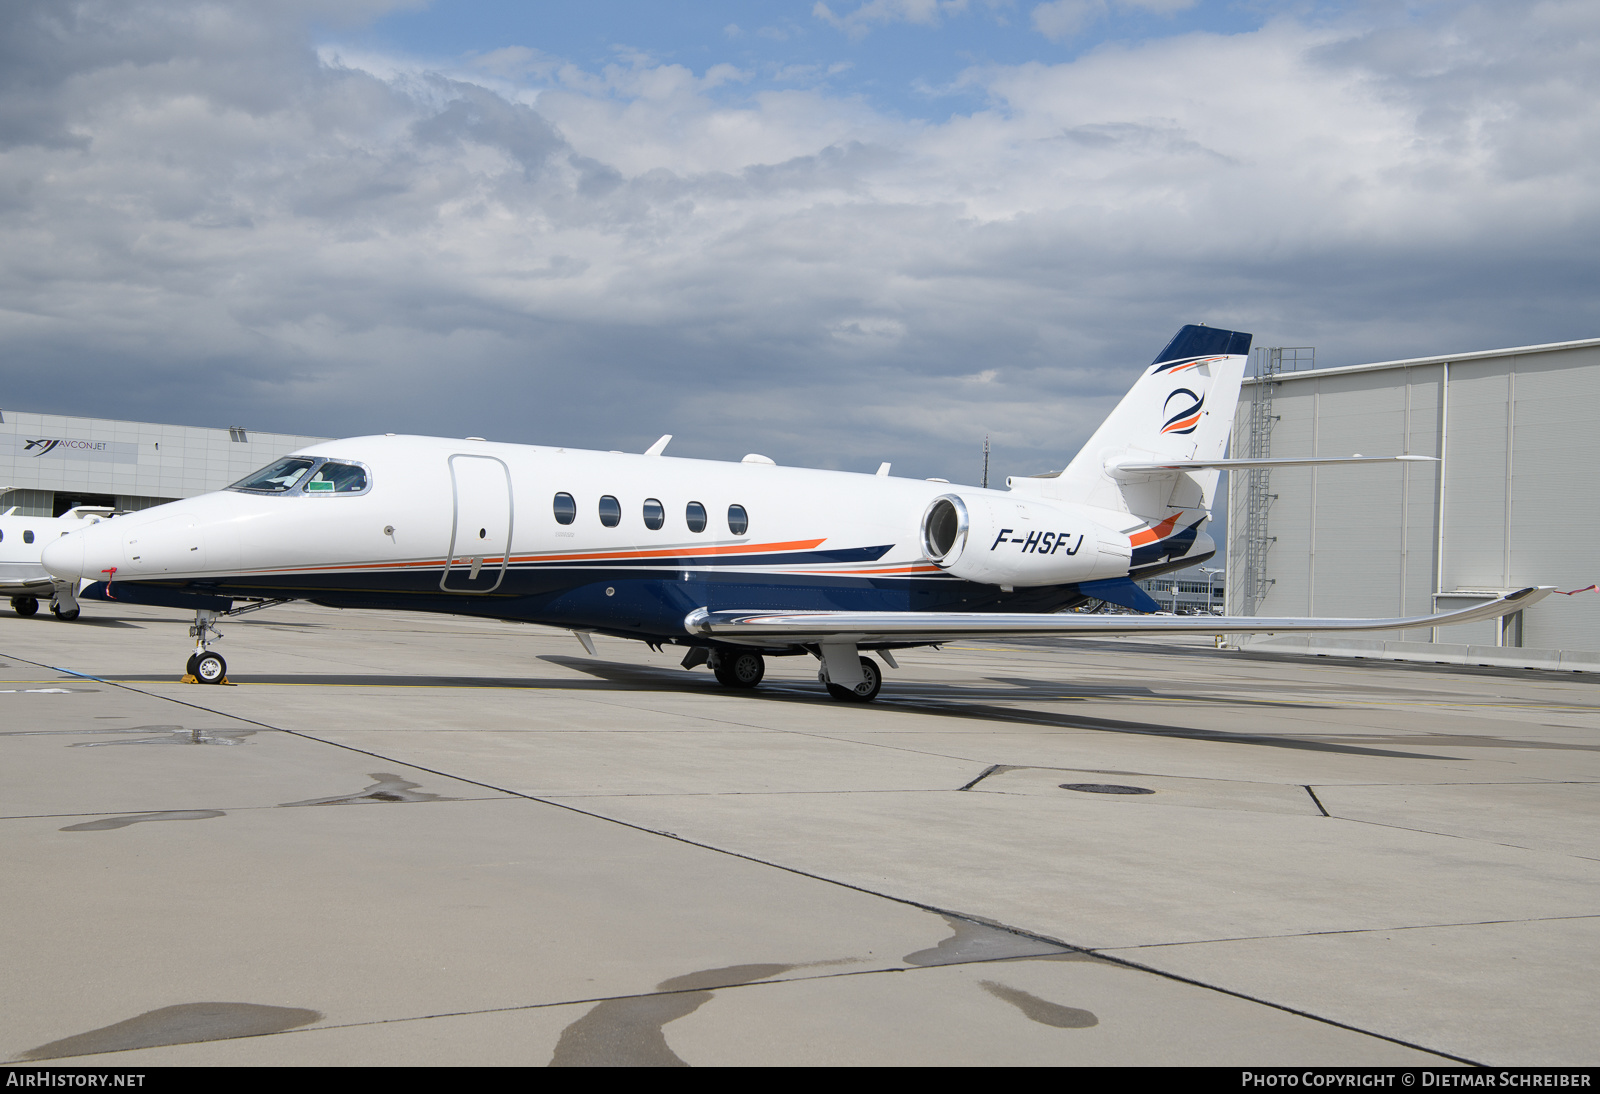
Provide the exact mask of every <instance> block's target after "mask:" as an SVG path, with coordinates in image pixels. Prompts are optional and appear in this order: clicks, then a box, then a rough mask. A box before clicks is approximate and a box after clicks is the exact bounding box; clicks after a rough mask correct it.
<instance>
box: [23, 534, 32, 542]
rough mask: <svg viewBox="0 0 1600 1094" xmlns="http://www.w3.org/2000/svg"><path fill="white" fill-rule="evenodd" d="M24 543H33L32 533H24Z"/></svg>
mask: <svg viewBox="0 0 1600 1094" xmlns="http://www.w3.org/2000/svg"><path fill="white" fill-rule="evenodd" d="M22 542H24V543H32V542H33V533H32V532H23V533H22Z"/></svg>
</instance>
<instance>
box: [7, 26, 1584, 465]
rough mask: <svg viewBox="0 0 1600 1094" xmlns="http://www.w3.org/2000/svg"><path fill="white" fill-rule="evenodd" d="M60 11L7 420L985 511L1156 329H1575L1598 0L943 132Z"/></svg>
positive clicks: (1325, 339) (34, 96)
mask: <svg viewBox="0 0 1600 1094" xmlns="http://www.w3.org/2000/svg"><path fill="white" fill-rule="evenodd" d="M74 10H75V11H76V12H77V13H78V17H79V18H80V22H79V23H78V24H76V25H75V32H74V34H73V35H71V36H68V37H63V36H61V35H59V34H57V33H55V31H54V30H53V29H52V28H53V26H54V24H53V23H52V20H55V19H57V15H56V9H55V8H54V6H53V5H46V4H40V5H36V6H33V7H26V6H22V5H17V6H13V7H12V8H11V9H9V14H7V15H5V16H4V17H3V18H6V19H9V20H10V22H9V23H6V24H4V25H3V26H0V31H4V33H0V353H3V354H4V358H3V359H4V360H6V361H7V362H8V364H7V372H6V379H7V395H6V398H7V404H8V405H11V406H24V407H30V408H38V409H58V410H68V411H71V412H79V413H94V414H111V415H117V416H127V417H143V418H150V419H152V420H174V419H176V420H186V421H196V420H198V421H205V422H211V423H213V424H215V423H218V422H233V421H239V422H244V423H245V424H246V425H251V426H254V427H256V428H276V429H284V430H288V431H296V432H299V431H305V432H328V433H351V432H367V431H381V430H396V431H400V430H407V431H421V432H438V433H446V434H457V435H465V434H476V435H482V436H495V437H503V438H506V439H523V440H536V439H545V440H550V441H554V442H556V443H565V444H568V445H588V446H593V447H599V448H629V447H642V446H643V445H644V444H647V443H648V442H649V441H650V440H652V439H654V438H655V437H656V436H659V435H660V434H661V433H663V432H674V433H677V434H678V436H679V439H678V441H677V442H675V450H677V448H678V446H681V447H682V451H683V453H684V454H693V455H707V456H722V457H731V458H737V457H738V456H739V455H740V454H742V453H743V452H746V451H750V450H751V449H755V450H758V451H765V452H768V453H769V454H770V455H772V456H773V457H774V458H777V459H779V460H780V462H786V463H796V462H813V463H819V464H825V465H843V466H856V467H862V468H865V469H868V470H870V469H871V468H872V467H875V466H876V464H877V461H879V460H881V459H893V460H894V461H895V465H896V468H897V470H899V471H901V472H902V473H906V474H921V475H943V476H945V477H949V478H955V479H962V478H966V479H969V480H970V479H971V478H972V477H973V476H975V475H976V473H977V472H976V467H977V461H978V455H977V454H978V449H979V446H980V445H981V441H982V437H983V435H984V434H985V433H989V434H993V436H994V438H995V443H996V445H997V456H996V463H995V466H996V468H997V472H999V473H1004V472H1005V471H1017V472H1027V471H1032V470H1039V469H1042V468H1045V467H1059V466H1061V464H1062V462H1063V460H1064V458H1065V456H1067V455H1070V453H1071V451H1072V450H1073V449H1074V448H1075V446H1076V444H1077V443H1078V442H1079V441H1081V439H1082V438H1083V436H1084V435H1085V433H1086V431H1087V430H1088V429H1089V428H1090V427H1091V426H1092V425H1093V424H1094V423H1095V422H1096V421H1097V420H1098V417H1099V415H1100V414H1102V413H1103V412H1104V410H1105V409H1106V408H1107V407H1108V406H1109V405H1110V403H1111V402H1114V400H1115V399H1116V398H1117V396H1118V395H1120V393H1121V390H1122V389H1123V388H1124V387H1125V385H1126V383H1127V380H1128V377H1129V375H1130V374H1131V372H1132V371H1134V370H1136V369H1137V368H1138V367H1139V366H1141V365H1142V364H1143V363H1144V362H1146V361H1148V360H1149V357H1150V355H1151V354H1153V353H1154V351H1155V350H1156V349H1158V348H1159V347H1160V345H1161V344H1163V343H1164V342H1165V340H1166V339H1167V338H1168V337H1169V336H1170V335H1171V333H1172V330H1173V329H1174V328H1176V326H1178V325H1179V324H1180V323H1183V322H1189V321H1195V320H1205V321H1207V322H1211V323H1213V324H1215V325H1228V326H1237V327H1239V328H1242V329H1246V330H1253V331H1254V332H1255V333H1256V334H1257V335H1258V340H1259V341H1260V342H1262V343H1265V344H1290V345H1301V344H1317V345H1318V346H1319V349H1320V350H1321V352H1320V353H1319V357H1320V358H1321V359H1322V360H1324V361H1327V362H1329V363H1334V362H1339V361H1352V360H1362V359H1368V360H1370V359H1379V358H1384V357H1395V356H1404V355H1406V354H1409V353H1425V352H1435V351H1447V350H1455V349H1461V348H1487V347H1489V346H1495V345H1510V344H1519V343H1527V342H1538V341H1547V340H1555V339H1560V338H1570V337H1581V336H1586V335H1594V334H1597V333H1600V304H1597V303H1596V300H1595V298H1594V294H1593V291H1592V286H1593V269H1594V267H1593V254H1594V253H1595V248H1596V246H1597V245H1600V164H1597V163H1596V162H1595V160H1594V158H1593V156H1592V155H1591V154H1590V150H1591V149H1593V148H1594V147H1597V146H1600V106H1597V104H1600V64H1597V63H1596V61H1597V60H1600V58H1596V57H1595V56H1594V53H1595V50H1596V46H1595V45H1594V44H1593V43H1595V42H1597V41H1600V34H1596V33H1595V32H1596V30H1600V25H1597V24H1600V14H1597V13H1596V12H1595V11H1594V9H1593V8H1592V7H1591V6H1585V5H1578V4H1542V5H1539V6H1536V7H1533V8H1529V9H1525V10H1520V9H1519V10H1518V11H1517V12H1515V13H1512V12H1500V11H1497V10H1494V9H1491V8H1462V9H1458V10H1453V11H1452V12H1449V13H1446V14H1444V15H1433V16H1429V17H1428V19H1422V18H1420V17H1419V18H1418V19H1417V20H1415V21H1411V22H1399V23H1397V24H1395V25H1393V26H1385V27H1371V26H1369V27H1340V26H1318V27H1311V26H1306V25H1302V24H1300V23H1298V22H1296V21H1293V20H1288V19H1284V20H1279V21H1276V22H1274V23H1271V24H1269V25H1268V26H1266V27H1265V28H1263V29H1262V30H1260V31H1257V32H1255V33H1251V34H1242V35H1236V36H1231V37H1230V36H1217V35H1206V34H1192V35H1183V36H1178V37H1172V38H1168V39H1165V40H1161V41H1155V42H1150V43H1147V44H1143V45H1128V46H1113V47H1102V48H1101V49H1099V50H1097V51H1095V52H1093V53H1091V54H1089V55H1087V56H1085V57H1083V58H1081V59H1078V60H1076V61H1073V62H1071V63H1063V64H1055V65H1046V64H1037V63H1035V64H1025V65H1017V66H1000V67H991V68H984V69H978V70H973V71H971V72H969V73H967V74H966V75H965V77H964V78H963V79H964V81H965V84H966V86H967V87H969V88H971V89H973V90H975V91H977V92H979V93H981V94H982V95H983V96H984V97H985V98H986V102H987V105H986V106H985V107H984V108H983V109H981V110H978V111H975V112H974V113H972V114H970V115H965V116H957V117H954V118H951V119H950V120H948V121H946V122H942V123H938V124H932V123H924V122H918V121H915V120H905V119H902V118H898V117H894V116H890V115H887V114H882V113H879V112H876V111H874V110H873V109H872V108H871V107H870V106H869V105H867V104H865V103H864V102H862V101H860V100H858V99H839V98H832V97H829V96H828V95H827V94H825V93H823V92H821V91H817V90H803V89H799V90H771V89H767V90H760V89H757V90H753V91H749V92H748V93H745V92H743V91H742V90H741V96H742V98H740V99H739V100H737V101H734V100H728V99H723V98H720V97H719V95H720V94H721V93H720V92H719V91H718V90H717V89H718V88H719V87H720V88H722V89H727V88H729V87H731V86H737V87H739V88H741V89H742V88H744V87H745V86H746V85H745V84H743V83H741V82H740V81H744V80H746V79H747V74H746V73H745V72H743V71H741V70H738V69H733V68H731V67H725V68H719V67H716V66H712V67H710V68H708V69H707V70H705V71H700V72H697V71H695V70H691V69H689V68H687V67H685V66H682V65H676V64H668V63H664V62H661V61H659V60H653V59H651V58H649V57H647V56H643V55H640V54H632V55H628V56H619V58H618V59H617V60H615V61H614V62H613V63H612V64H610V65H606V66H603V67H601V68H599V69H598V70H590V69H583V68H579V67H577V66H574V65H572V64H570V63H567V62H562V61H559V60H557V59H554V58H549V57H547V56H546V55H543V54H538V53H536V52H535V51H534V50H533V47H532V46H531V45H530V46H529V47H527V49H528V52H526V53H521V52H516V50H515V47H508V49H506V50H501V51H498V52H497V53H496V54H484V55H480V56H479V57H477V58H475V59H469V61H467V62H463V63H462V64H461V66H460V68H459V70H452V71H450V72H443V73H442V72H439V71H435V70H430V69H429V68H428V67H426V66H423V65H420V64H418V63H417V62H415V61H414V60H411V59H407V58H396V57H386V56H380V55H375V54H371V53H367V54H360V53H356V52H354V51H351V50H348V49H343V48H340V49H328V50H325V51H324V52H323V54H322V56H321V58H320V59H319V56H318V55H316V54H314V53H313V52H312V51H311V50H310V49H309V48H308V47H307V46H306V45H305V42H304V38H303V34H302V31H301V30H300V28H299V26H298V25H297V24H296V23H295V21H294V20H292V19H281V20H280V19H279V18H278V17H277V16H276V15H275V14H270V15H267V14H262V12H261V11H259V10H258V9H257V8H255V7H253V6H239V7H226V6H220V5H214V4H207V5H204V6H196V7H193V8H185V7H182V6H179V5H162V6H159V7H156V6H152V7H150V8H149V9H148V10H147V11H145V12H144V17H142V18H140V19H136V20H133V21H132V22H129V21H128V20H126V19H123V18H120V17H119V18H116V19H113V18H112V17H111V16H108V15H106V14H105V12H106V11H108V10H110V9H102V8H98V7H84V8H80V9H74ZM858 10H860V9H858ZM19 13H20V14H19ZM1447 16H1448V17H1447ZM1430 19H1431V20H1432V21H1429V20H1430ZM130 27H131V28H132V30H130ZM8 51H9V52H8ZM335 58H338V60H337V61H335ZM8 59H9V60H10V63H9V64H7V63H5V62H6V61H7V60H8ZM529 65H543V66H546V67H545V68H544V69H541V71H546V72H548V74H549V75H548V79H549V81H550V83H549V85H548V86H545V87H544V88H543V90H540V91H539V92H538V93H537V94H533V93H532V92H531V91H529V90H527V89H526V88H525V87H524V86H523V85H520V84H519V83H518V82H517V81H518V80H520V79H522V78H523V77H522V73H524V72H526V71H527V66H529ZM63 376H65V377H69V378H70V380H71V383H70V384H69V385H64V384H62V382H61V377H63Z"/></svg>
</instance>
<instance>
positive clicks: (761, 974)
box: [549, 965, 794, 1067]
mask: <svg viewBox="0 0 1600 1094" xmlns="http://www.w3.org/2000/svg"><path fill="white" fill-rule="evenodd" d="M793 967H794V966H793V965H730V966H728V967H727V968H721V969H703V970H701V971H699V972H692V973H688V974H686V975H684V976H674V977H672V978H671V979H670V980H663V981H661V983H659V984H657V985H656V990H657V991H660V992H666V993H669V994H665V995H635V996H630V997H629V998H627V999H608V1000H606V1001H605V1002H604V1003H599V1004H596V1005H595V1007H594V1009H592V1010H591V1011H589V1013H587V1014H585V1015H584V1016H583V1017H582V1018H579V1019H578V1020H577V1021H576V1022H574V1023H572V1024H571V1025H570V1026H568V1027H567V1028H566V1029H564V1030H562V1031H561V1039H560V1040H559V1041H557V1042H556V1050H555V1054H554V1055H553V1056H552V1057H551V1058H550V1064H549V1066H550V1067H688V1066H689V1065H688V1063H686V1062H685V1061H684V1060H683V1059H682V1058H681V1057H680V1056H679V1055H678V1054H677V1053H676V1052H673V1051H672V1049H671V1047H670V1046H668V1044H667V1037H666V1033H665V1032H664V1030H663V1027H665V1026H666V1024H667V1023H668V1022H671V1021H675V1020H677V1019H679V1018H683V1017H685V1016H686V1015H690V1014H693V1013H694V1012H695V1011H697V1010H699V1009H700V1008H701V1007H702V1006H704V1005H705V1004H706V1003H708V1002H710V1001H711V998H712V996H713V995H714V991H713V989H715V988H730V987H734V986H736V985H740V984H753V983H755V982H756V981H758V980H767V979H770V978H771V977H774V976H777V975H778V974H779V973H782V972H787V971H788V970H789V969H791V968H793Z"/></svg>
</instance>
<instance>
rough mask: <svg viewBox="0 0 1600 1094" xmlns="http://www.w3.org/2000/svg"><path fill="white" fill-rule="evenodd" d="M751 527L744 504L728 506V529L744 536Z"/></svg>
mask: <svg viewBox="0 0 1600 1094" xmlns="http://www.w3.org/2000/svg"><path fill="white" fill-rule="evenodd" d="M749 527H750V517H749V515H748V514H747V513H745V511H744V506H742V505H730V506H728V531H730V532H732V533H733V534H734V535H736V536H742V535H744V534H745V531H746V530H747V529H748V528H749Z"/></svg>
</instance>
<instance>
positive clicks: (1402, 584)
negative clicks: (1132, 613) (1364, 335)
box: [1227, 338, 1600, 671]
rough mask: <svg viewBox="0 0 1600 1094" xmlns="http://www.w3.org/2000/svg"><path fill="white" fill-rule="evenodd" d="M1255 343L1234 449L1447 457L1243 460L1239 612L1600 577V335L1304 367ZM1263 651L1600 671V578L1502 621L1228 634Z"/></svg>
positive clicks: (1468, 598)
mask: <svg viewBox="0 0 1600 1094" xmlns="http://www.w3.org/2000/svg"><path fill="white" fill-rule="evenodd" d="M1293 359H1294V351H1292V350H1271V349H1268V350H1258V351H1257V357H1256V361H1255V362H1254V363H1255V366H1256V368H1255V371H1256V372H1257V375H1256V376H1255V377H1254V378H1251V379H1247V380H1246V382H1245V385H1244V387H1243V389H1242V390H1241V393H1240V405H1239V409H1238V414H1237V415H1236V417H1235V420H1234V436H1233V442H1232V453H1233V454H1234V455H1235V456H1237V457H1244V456H1258V457H1259V456H1272V457H1284V456H1348V455H1354V454H1357V453H1360V454H1364V455H1368V456H1381V455H1397V454H1402V453H1413V454H1418V455H1426V456H1437V457H1439V459H1440V462H1439V463H1406V464H1395V465H1387V466H1365V467H1353V466H1352V467H1341V466H1330V467H1318V468H1297V469H1293V470H1287V469H1283V468H1274V469H1272V470H1271V471H1250V472H1236V473H1235V474H1234V475H1233V476H1232V481H1231V482H1230V484H1229V515H1228V544H1227V558H1228V567H1227V570H1228V576H1229V581H1228V583H1227V608H1228V614H1230V615H1235V614H1236V615H1254V616H1300V615H1317V616H1376V617H1390V616H1409V615H1426V614H1429V613H1432V612H1436V611H1446V610H1449V609H1451V608H1457V607H1466V606H1469V605H1471V604H1475V603H1481V602H1482V601H1484V600H1485V599H1488V598H1489V597H1491V596H1493V595H1496V594H1499V593H1502V592H1505V591H1508V590H1513V589H1517V588H1521V587H1524V586H1527V585H1554V586H1556V587H1557V588H1558V589H1561V590H1563V591H1569V590H1576V589H1582V588H1583V587H1585V586H1589V585H1593V584H1595V583H1596V582H1597V581H1600V553H1597V551H1596V546H1595V545H1596V544H1597V543H1600V505H1596V504H1595V501H1596V485H1595V484H1596V468H1597V467H1600V430H1597V429H1595V427H1594V425H1593V417H1592V414H1593V409H1594V407H1595V405H1596V401H1597V396H1600V338H1593V339H1586V340H1583V341H1577V342H1558V343H1552V344H1549V345H1540V346H1522V347H1518V348H1515V349H1503V350H1488V351H1484V352H1479V353H1460V354H1451V355H1445V356H1439V357H1421V358H1415V359H1412V360H1405V361H1383V362H1379V363H1376V364H1370V365H1351V366H1348V367H1341V368H1324V369H1313V370H1310V371H1303V372H1298V371H1291V370H1290V368H1289V367H1286V366H1287V365H1292V363H1293ZM1234 638H1235V639H1236V641H1237V644H1238V645H1241V646H1247V647H1249V648H1252V649H1257V648H1260V649H1282V650H1285V651H1290V650H1299V651H1303V652H1308V653H1326V654H1339V655H1346V656H1348V655H1355V656H1368V657H1380V658H1388V659H1396V660H1421V661H1435V662H1439V661H1442V662H1449V663H1457V664H1492V665H1507V666H1523V667H1533V668H1563V669H1575V670H1578V669H1581V670H1588V671H1600V594H1596V593H1595V592H1592V591H1591V592H1587V593H1579V594H1577V595H1573V596H1555V595H1552V596H1550V597H1548V598H1546V599H1545V600H1544V601H1542V602H1541V603H1539V604H1536V605H1534V606H1533V607H1531V608H1529V609H1528V610H1527V611H1526V612H1520V613H1517V614H1516V615H1513V616H1510V617H1508V618H1507V619H1506V620H1503V621H1490V622H1482V623H1476V624H1471V625H1468V626H1461V627H1448V628H1434V629H1433V630H1432V631H1428V630H1420V631H1418V630H1412V631H1405V632H1400V631H1395V632H1387V633H1372V634H1365V635H1350V636H1334V635H1329V636H1306V637H1290V636H1282V637H1273V636H1257V637H1254V638H1252V637H1248V636H1243V635H1240V636H1234Z"/></svg>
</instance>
